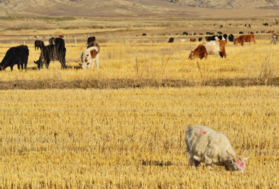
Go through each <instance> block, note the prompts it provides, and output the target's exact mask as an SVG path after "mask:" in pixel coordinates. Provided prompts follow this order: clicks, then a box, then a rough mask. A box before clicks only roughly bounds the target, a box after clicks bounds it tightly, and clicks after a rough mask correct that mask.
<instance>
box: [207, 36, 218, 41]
mask: <svg viewBox="0 0 279 189" xmlns="http://www.w3.org/2000/svg"><path fill="white" fill-rule="evenodd" d="M215 37H218V35H213V36H208V37H205V40H206V41H215V40H216V39H215Z"/></svg>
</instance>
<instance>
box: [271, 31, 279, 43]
mask: <svg viewBox="0 0 279 189" xmlns="http://www.w3.org/2000/svg"><path fill="white" fill-rule="evenodd" d="M278 39H279V33H273V35H272V40H271V43H274V44H277V43H278Z"/></svg>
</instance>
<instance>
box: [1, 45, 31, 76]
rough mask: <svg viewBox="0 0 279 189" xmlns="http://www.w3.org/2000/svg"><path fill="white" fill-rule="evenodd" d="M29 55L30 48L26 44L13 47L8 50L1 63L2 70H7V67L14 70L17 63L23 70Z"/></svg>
mask: <svg viewBox="0 0 279 189" xmlns="http://www.w3.org/2000/svg"><path fill="white" fill-rule="evenodd" d="M28 57H29V49H28V47H27V46H25V45H21V46H18V47H12V48H10V49H9V50H8V51H7V52H6V55H5V57H4V58H3V60H2V62H1V63H0V70H5V69H6V68H7V67H10V68H11V71H13V66H14V65H15V64H17V68H18V69H20V68H21V69H22V70H23V65H24V69H26V67H27V63H28Z"/></svg>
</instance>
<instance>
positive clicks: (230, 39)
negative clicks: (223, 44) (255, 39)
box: [229, 34, 234, 42]
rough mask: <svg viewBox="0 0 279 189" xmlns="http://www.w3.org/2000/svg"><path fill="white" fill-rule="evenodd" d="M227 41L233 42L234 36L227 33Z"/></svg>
mask: <svg viewBox="0 0 279 189" xmlns="http://www.w3.org/2000/svg"><path fill="white" fill-rule="evenodd" d="M229 41H230V42H234V36H233V34H230V35H229Z"/></svg>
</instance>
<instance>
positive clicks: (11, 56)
mask: <svg viewBox="0 0 279 189" xmlns="http://www.w3.org/2000/svg"><path fill="white" fill-rule="evenodd" d="M34 45H35V50H37V49H40V50H41V54H40V57H39V60H37V61H34V63H35V64H37V66H38V69H42V68H43V64H45V66H46V68H48V67H49V63H50V61H56V60H57V61H59V62H60V63H61V67H62V69H64V68H67V66H66V58H65V57H66V48H65V41H64V39H62V38H60V37H58V38H54V37H52V38H50V39H49V45H47V46H45V44H44V42H43V41H39V40H36V41H35V44H34ZM87 45H88V46H87V49H86V50H84V51H83V52H82V55H81V61H82V63H81V64H80V66H81V67H82V68H83V69H87V68H90V67H93V66H94V63H95V62H96V66H97V68H98V67H99V53H100V46H99V44H98V43H97V42H96V41H95V37H94V36H93V37H89V38H88V39H87ZM28 57H29V49H28V47H27V46H26V45H21V46H17V47H11V48H10V49H9V50H8V51H7V52H6V55H5V57H4V58H3V60H2V62H1V63H0V70H5V69H6V68H7V67H10V68H11V70H13V66H14V65H17V66H18V69H26V66H27V63H28Z"/></svg>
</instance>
